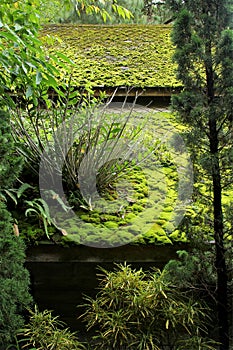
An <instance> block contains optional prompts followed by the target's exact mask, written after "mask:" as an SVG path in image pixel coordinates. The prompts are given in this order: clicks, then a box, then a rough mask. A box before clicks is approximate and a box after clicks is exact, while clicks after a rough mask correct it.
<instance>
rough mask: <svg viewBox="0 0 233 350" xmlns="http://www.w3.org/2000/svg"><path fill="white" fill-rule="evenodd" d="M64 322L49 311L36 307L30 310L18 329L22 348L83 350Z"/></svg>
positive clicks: (83, 347) (82, 345)
mask: <svg viewBox="0 0 233 350" xmlns="http://www.w3.org/2000/svg"><path fill="white" fill-rule="evenodd" d="M64 327H65V324H64V322H62V321H60V320H59V319H58V317H57V316H53V315H52V313H51V311H48V310H45V311H42V312H40V311H39V310H38V308H37V307H35V310H34V311H30V319H29V322H28V323H27V325H26V326H25V328H23V329H22V330H20V331H19V339H20V340H19V341H18V342H19V343H20V344H22V349H24V348H26V349H28V348H29V347H30V349H31V347H33V349H35V350H45V349H46V350H85V346H84V344H82V343H81V342H80V341H79V340H78V338H77V335H76V334H75V333H72V332H71V331H70V330H69V329H68V328H64Z"/></svg>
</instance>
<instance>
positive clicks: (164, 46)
mask: <svg viewBox="0 0 233 350" xmlns="http://www.w3.org/2000/svg"><path fill="white" fill-rule="evenodd" d="M170 34H171V26H167V25H152V24H151V25H138V24H137V25H136V24H135V25H134V24H130V25H112V26H109V25H108V26H105V25H70V24H69V25H60V24H59V25H47V26H45V27H44V29H43V31H42V32H41V36H42V40H43V42H44V43H45V46H46V47H47V50H48V56H49V54H52V53H53V51H55V50H59V51H60V52H61V53H65V54H66V55H67V56H68V57H69V58H71V59H72V60H73V61H74V63H75V66H74V68H73V74H72V86H79V87H80V86H81V87H85V86H88V87H108V86H109V87H119V86H125V87H127V86H131V87H132V86H133V87H142V88H143V87H153V88H159V89H162V88H168V89H174V88H179V87H181V83H180V82H179V81H177V79H176V77H175V64H174V63H173V62H172V56H173V53H174V47H173V46H172V43H171V40H170ZM60 74H61V75H62V74H63V72H62V69H61V70H60Z"/></svg>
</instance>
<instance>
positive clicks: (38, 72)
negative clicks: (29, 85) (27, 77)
mask: <svg viewBox="0 0 233 350" xmlns="http://www.w3.org/2000/svg"><path fill="white" fill-rule="evenodd" d="M42 79H43V77H42V74H41V72H40V71H37V72H36V85H39V84H40V83H41V81H42Z"/></svg>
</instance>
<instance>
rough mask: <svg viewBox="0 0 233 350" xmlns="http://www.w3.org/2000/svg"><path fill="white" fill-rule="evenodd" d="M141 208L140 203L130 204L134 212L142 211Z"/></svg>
mask: <svg viewBox="0 0 233 350" xmlns="http://www.w3.org/2000/svg"><path fill="white" fill-rule="evenodd" d="M143 209H144V208H143V206H142V205H138V204H137V203H135V204H133V205H132V210H133V212H135V213H140V212H142V211H143Z"/></svg>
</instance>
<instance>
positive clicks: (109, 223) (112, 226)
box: [104, 221, 118, 229]
mask: <svg viewBox="0 0 233 350" xmlns="http://www.w3.org/2000/svg"><path fill="white" fill-rule="evenodd" d="M104 225H105V226H106V227H107V228H110V229H117V228H118V224H117V223H116V222H113V221H106V222H105V223H104Z"/></svg>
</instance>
